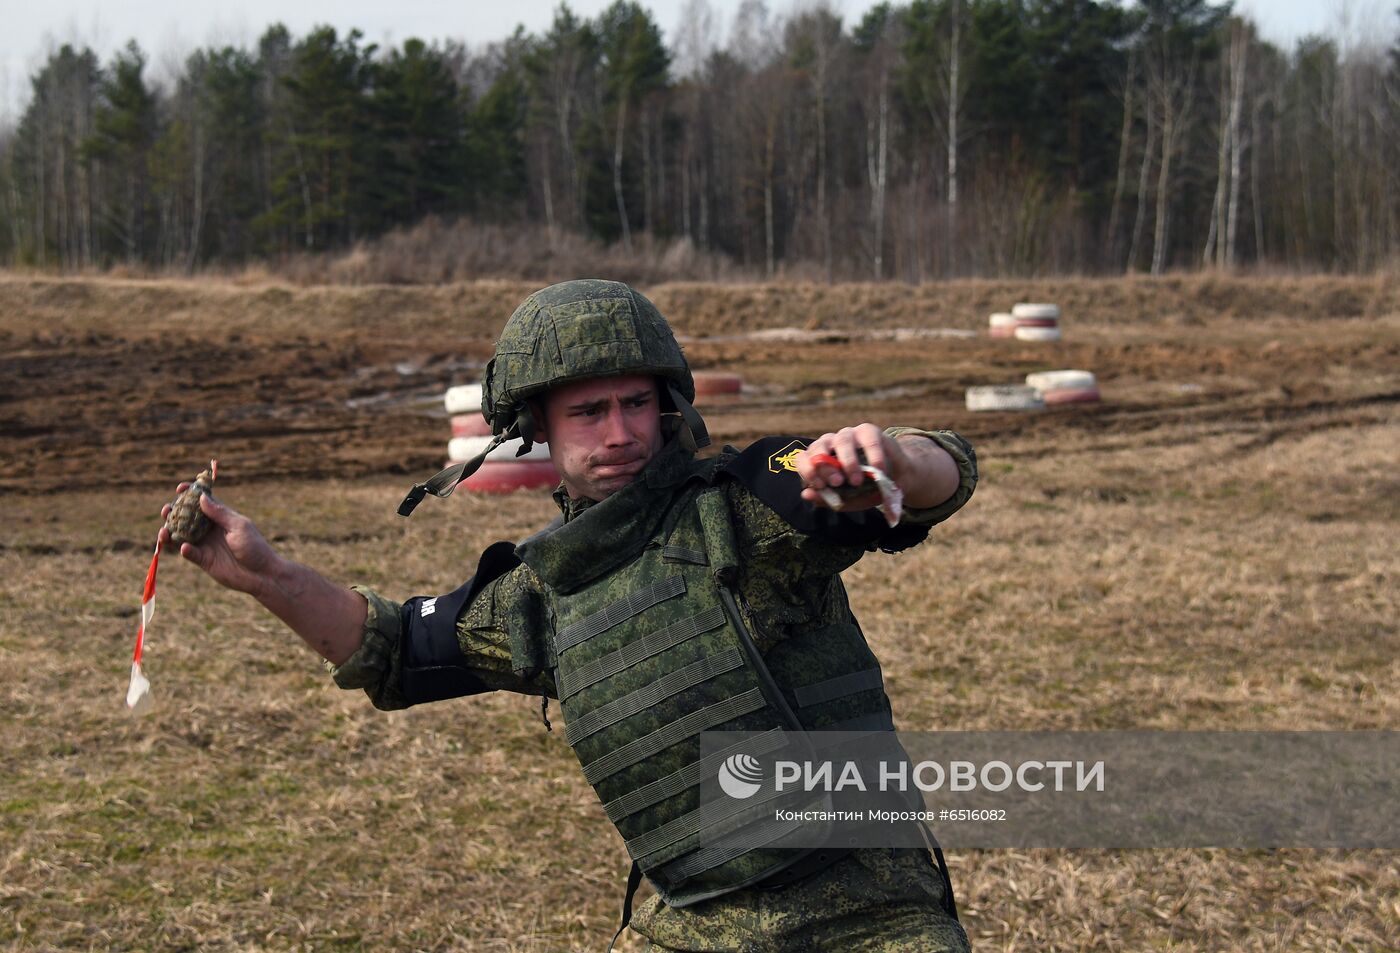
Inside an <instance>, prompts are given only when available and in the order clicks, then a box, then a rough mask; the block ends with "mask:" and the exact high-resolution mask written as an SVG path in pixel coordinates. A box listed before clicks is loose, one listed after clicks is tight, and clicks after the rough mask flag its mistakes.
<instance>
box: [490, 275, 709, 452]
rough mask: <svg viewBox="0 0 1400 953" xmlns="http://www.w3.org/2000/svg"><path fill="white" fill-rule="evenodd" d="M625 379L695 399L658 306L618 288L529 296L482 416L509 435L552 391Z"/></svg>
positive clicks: (590, 283)
mask: <svg viewBox="0 0 1400 953" xmlns="http://www.w3.org/2000/svg"><path fill="white" fill-rule="evenodd" d="M626 374H654V375H656V376H658V377H662V378H665V379H666V380H667V381H668V382H669V384H670V385H672V386H674V388H675V389H676V390H677V391H679V392H680V396H681V397H683V398H684V399H685V401H686V403H690V402H691V401H693V400H694V399H695V381H694V379H693V378H692V377H691V376H690V367H689V365H687V364H686V362H685V357H684V355H682V354H681V346H680V344H678V343H677V342H676V336H675V334H673V333H672V332H671V326H670V325H669V324H667V323H666V319H665V318H663V317H662V316H661V312H659V311H657V310H656V305H654V304H652V303H651V302H650V301H648V300H647V299H646V298H645V297H643V296H642V295H640V294H638V293H637V292H636V291H634V290H633V289H632V288H629V287H628V286H627V285H624V284H622V283H621V282H619V281H603V280H601V279H597V278H583V279H579V280H576V281H565V282H561V283H559V284H557V285H550V286H549V287H548V288H542V289H541V290H539V291H536V292H535V293H534V294H532V295H530V297H528V298H526V299H525V301H524V303H523V304H521V305H520V307H518V308H516V309H515V313H514V314H512V315H511V316H510V320H509V321H507V322H506V326H505V329H504V330H503V331H502V332H501V337H500V340H499V341H497V342H496V353H495V356H493V357H492V358H491V362H490V363H489V364H487V365H486V377H485V379H484V380H483V381H482V385H481V412H482V414H484V415H485V417H486V419H487V421H489V422H490V424H491V430H492V432H493V433H502V432H504V431H505V430H507V429H508V428H509V427H510V426H511V424H513V423H514V422H515V421H516V418H517V417H518V416H519V414H520V412H521V410H522V409H524V408H525V402H526V401H527V400H528V399H529V398H531V397H535V396H537V395H540V394H543V393H544V392H545V391H547V390H549V389H550V388H552V387H558V386H559V385H560V384H568V383H571V382H573V381H579V380H585V379H587V378H591V377H615V376H621V375H626ZM668 389H669V388H668Z"/></svg>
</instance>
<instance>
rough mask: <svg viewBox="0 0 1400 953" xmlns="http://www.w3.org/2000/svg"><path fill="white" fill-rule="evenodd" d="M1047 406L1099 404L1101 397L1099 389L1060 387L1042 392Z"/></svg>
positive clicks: (1042, 397)
mask: <svg viewBox="0 0 1400 953" xmlns="http://www.w3.org/2000/svg"><path fill="white" fill-rule="evenodd" d="M1040 396H1041V399H1042V400H1044V401H1045V403H1046V405H1047V406H1049V405H1051V404H1097V403H1098V402H1099V400H1101V397H1100V396H1099V389H1098V388H1097V387H1058V388H1056V389H1054V390H1047V391H1042V392H1041V395H1040Z"/></svg>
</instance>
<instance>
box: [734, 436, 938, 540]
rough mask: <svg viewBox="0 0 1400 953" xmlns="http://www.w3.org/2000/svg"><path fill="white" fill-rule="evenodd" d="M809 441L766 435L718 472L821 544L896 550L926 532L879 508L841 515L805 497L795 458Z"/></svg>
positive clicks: (924, 528) (920, 538)
mask: <svg viewBox="0 0 1400 953" xmlns="http://www.w3.org/2000/svg"><path fill="white" fill-rule="evenodd" d="M811 442H812V441H811V440H809V439H807V438H805V437H791V436H783V437H764V438H763V439H762V440H758V441H755V442H754V443H751V444H750V445H749V446H748V447H747V448H746V449H745V450H743V451H742V452H741V453H739V454H738V455H737V456H735V457H733V458H731V459H730V460H728V461H727V462H726V463H724V464H723V465H722V466H721V467H720V472H722V473H726V474H728V475H729V476H730V477H732V478H733V479H735V480H737V481H738V482H739V483H742V484H743V485H744V486H745V487H746V488H747V489H748V490H749V492H750V493H752V494H753V495H754V496H756V497H758V498H759V499H760V500H761V501H763V503H764V504H765V505H767V506H768V508H769V509H771V510H773V512H775V513H777V514H778V515H779V516H781V517H782V518H783V520H784V522H786V523H787V524H788V525H789V526H791V527H792V528H793V529H795V530H797V531H798V532H799V533H802V534H803V535H804V536H811V537H812V538H814V539H819V540H822V541H823V542H827V543H831V544H833V545H836V546H861V547H865V548H867V549H882V550H884V551H886V552H891V553H893V552H898V551H900V550H901V549H908V548H909V547H910V546H913V545H915V544H916V543H920V542H922V541H923V540H924V538H925V537H927V536H928V533H929V527H927V526H919V525H913V524H909V523H900V524H899V525H898V526H890V525H889V524H888V523H886V522H885V518H884V516H882V515H881V514H880V511H879V510H876V509H869V510H859V511H857V512H854V513H840V512H837V511H836V510H830V509H827V508H826V507H823V506H813V505H812V504H811V503H808V502H807V501H806V500H804V499H802V478H801V477H800V476H798V474H797V466H796V464H795V463H794V462H793V459H794V458H795V457H796V456H797V455H798V454H799V453H801V452H802V451H803V450H806V449H807V446H808V445H809V444H810V443H811Z"/></svg>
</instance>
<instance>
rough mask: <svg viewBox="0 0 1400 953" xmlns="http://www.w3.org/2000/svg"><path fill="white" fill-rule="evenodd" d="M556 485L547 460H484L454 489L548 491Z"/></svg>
mask: <svg viewBox="0 0 1400 953" xmlns="http://www.w3.org/2000/svg"><path fill="white" fill-rule="evenodd" d="M558 485H559V473H558V471H556V470H555V469H554V464H552V463H550V462H549V461H548V460H525V461H522V462H517V463H493V462H487V463H483V464H482V465H481V469H479V470H477V471H476V472H475V473H473V474H472V475H471V476H469V477H467V478H466V479H465V480H463V481H462V482H461V483H460V484H458V489H463V490H470V491H472V492H473V493H513V492H514V491H516V490H542V489H549V490H552V489H554V488H555V487H556V486H558Z"/></svg>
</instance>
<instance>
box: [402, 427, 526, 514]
mask: <svg viewBox="0 0 1400 953" xmlns="http://www.w3.org/2000/svg"><path fill="white" fill-rule="evenodd" d="M516 436H518V433H517V431H516V425H515V424H512V425H511V426H510V427H509V428H507V429H506V430H504V431H503V432H501V433H498V434H496V436H495V437H494V438H493V439H492V440H491V442H490V443H489V444H487V445H486V449H485V450H483V451H481V452H480V453H478V454H477V455H476V456H474V457H472V458H471V459H470V460H463V461H462V462H461V463H454V464H452V466H450V467H448V468H447V469H445V470H439V471H438V472H437V473H436V474H434V475H433V476H431V477H429V478H428V479H427V480H425V481H424V482H422V483H415V484H413V489H411V490H409V491H408V495H407V496H405V497H404V498H403V502H402V503H400V504H399V515H400V516H412V515H413V511H414V510H415V509H416V508H417V507H418V504H419V503H422V502H423V497H425V496H427V495H428V494H429V493H431V494H432V495H433V496H436V497H437V498H438V499H442V500H445V499H447V498H448V497H449V496H451V495H452V491H453V490H455V489H457V484H458V483H461V482H462V481H463V480H465V479H466V478H467V477H469V476H471V475H472V474H473V473H475V472H476V471H477V470H479V469H481V465H482V464H483V463H485V462H486V457H487V455H488V454H490V453H491V451H492V450H495V449H496V448H497V447H499V446H500V445H501V444H503V443H505V442H506V441H507V440H511V439H513V438H514V437H516ZM529 445H530V444H529V442H528V441H527V442H526V444H525V446H526V447H527V448H528V447H529Z"/></svg>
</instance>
